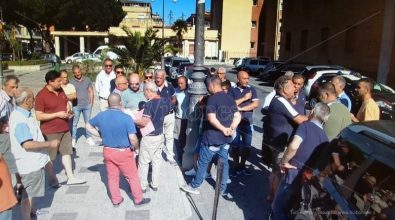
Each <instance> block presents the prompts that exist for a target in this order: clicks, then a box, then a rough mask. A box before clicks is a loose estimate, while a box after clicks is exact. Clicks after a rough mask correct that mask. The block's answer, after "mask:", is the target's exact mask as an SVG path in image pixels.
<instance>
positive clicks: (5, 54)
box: [0, 53, 12, 61]
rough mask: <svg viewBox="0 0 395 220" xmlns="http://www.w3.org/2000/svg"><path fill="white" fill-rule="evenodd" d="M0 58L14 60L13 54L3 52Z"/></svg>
mask: <svg viewBox="0 0 395 220" xmlns="http://www.w3.org/2000/svg"><path fill="white" fill-rule="evenodd" d="M0 59H1V60H3V61H10V60H12V54H10V53H3V54H1V56H0Z"/></svg>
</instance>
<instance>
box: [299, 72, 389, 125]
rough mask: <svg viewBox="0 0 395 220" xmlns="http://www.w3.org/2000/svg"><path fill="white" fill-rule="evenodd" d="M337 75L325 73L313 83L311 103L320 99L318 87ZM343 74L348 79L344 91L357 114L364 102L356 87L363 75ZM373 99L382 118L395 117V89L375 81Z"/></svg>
mask: <svg viewBox="0 0 395 220" xmlns="http://www.w3.org/2000/svg"><path fill="white" fill-rule="evenodd" d="M336 75H337V74H334V73H330V74H329V73H328V74H324V75H322V76H321V77H319V78H318V79H317V80H316V81H315V82H314V83H313V85H312V86H311V90H310V93H309V94H307V97H308V100H310V103H311V105H314V103H315V102H317V100H318V88H319V87H320V86H321V85H322V84H324V83H326V82H330V81H331V79H332V78H333V77H334V76H336ZM341 76H343V77H344V79H345V80H346V87H345V88H344V91H345V93H346V94H347V95H348V96H349V97H350V99H351V103H352V108H351V112H352V113H354V114H355V115H356V114H357V113H358V110H359V108H360V107H361V104H362V101H361V98H360V97H359V95H358V92H357V88H356V87H357V86H358V81H359V80H360V79H361V77H359V76H358V75H357V76H355V75H352V74H346V75H341ZM373 99H374V100H375V102H376V103H377V105H378V106H379V108H380V119H386V120H388V119H395V92H394V90H393V89H391V88H390V87H388V86H386V85H383V84H380V83H378V82H374V86H373Z"/></svg>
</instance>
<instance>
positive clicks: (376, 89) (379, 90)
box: [373, 82, 395, 94]
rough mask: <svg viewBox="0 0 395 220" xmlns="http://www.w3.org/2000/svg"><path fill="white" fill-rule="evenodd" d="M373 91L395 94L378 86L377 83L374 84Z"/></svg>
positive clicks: (387, 88)
mask: <svg viewBox="0 0 395 220" xmlns="http://www.w3.org/2000/svg"><path fill="white" fill-rule="evenodd" d="M373 91H375V92H382V93H391V94H395V92H394V90H393V89H391V88H390V87H388V86H386V85H383V84H380V83H378V82H375V83H374V87H373Z"/></svg>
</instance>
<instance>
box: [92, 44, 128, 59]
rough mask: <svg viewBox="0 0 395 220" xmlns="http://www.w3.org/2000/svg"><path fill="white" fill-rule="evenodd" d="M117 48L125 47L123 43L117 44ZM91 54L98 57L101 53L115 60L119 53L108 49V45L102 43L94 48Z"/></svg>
mask: <svg viewBox="0 0 395 220" xmlns="http://www.w3.org/2000/svg"><path fill="white" fill-rule="evenodd" d="M115 47H117V48H119V49H126V47H125V46H124V45H117V46H115ZM93 55H96V56H98V57H100V56H101V55H105V57H108V58H110V59H112V60H117V59H118V58H119V55H118V54H116V53H114V52H112V51H110V47H109V46H107V45H102V46H99V47H97V48H96V50H95V51H94V52H93Z"/></svg>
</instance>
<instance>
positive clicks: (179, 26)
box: [171, 19, 188, 51]
mask: <svg viewBox="0 0 395 220" xmlns="http://www.w3.org/2000/svg"><path fill="white" fill-rule="evenodd" d="M171 29H172V30H173V31H174V32H176V37H177V47H178V51H181V47H182V40H183V36H184V34H185V33H186V32H188V24H187V22H186V21H185V20H183V19H177V20H176V21H175V22H174V24H173V25H172V26H171Z"/></svg>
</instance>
